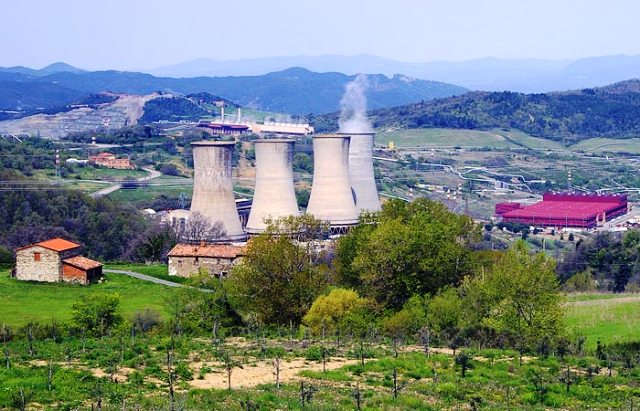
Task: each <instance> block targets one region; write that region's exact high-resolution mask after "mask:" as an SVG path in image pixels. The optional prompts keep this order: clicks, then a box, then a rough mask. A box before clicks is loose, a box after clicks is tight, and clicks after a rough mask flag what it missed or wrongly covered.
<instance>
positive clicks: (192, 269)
mask: <svg viewBox="0 0 640 411" xmlns="http://www.w3.org/2000/svg"><path fill="white" fill-rule="evenodd" d="M238 261H240V258H233V259H231V258H215V257H169V275H177V276H179V277H185V278H188V277H191V276H193V275H194V274H196V273H197V272H198V270H199V269H200V268H201V267H202V268H205V269H206V270H207V271H208V272H209V274H211V275H215V276H226V275H227V274H229V272H231V268H232V267H233V266H234V264H237V263H238Z"/></svg>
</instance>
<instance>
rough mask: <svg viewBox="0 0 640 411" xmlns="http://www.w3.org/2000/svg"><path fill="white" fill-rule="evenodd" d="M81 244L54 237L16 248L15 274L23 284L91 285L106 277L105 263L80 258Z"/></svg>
mask: <svg viewBox="0 0 640 411" xmlns="http://www.w3.org/2000/svg"><path fill="white" fill-rule="evenodd" d="M80 248H81V246H80V244H76V243H74V242H72V241H68V240H65V239H63V238H52V239H50V240H46V241H41V242H39V243H35V244H31V245H28V246H25V247H20V248H18V249H16V250H15V251H16V267H15V269H14V270H13V272H12V273H13V275H14V277H15V278H16V279H18V280H22V281H41V282H47V283H59V282H67V283H77V284H82V285H87V284H89V283H91V282H94V281H97V280H98V279H99V278H100V277H102V264H100V263H99V262H97V261H94V260H91V259H88V258H86V257H83V256H81V255H80Z"/></svg>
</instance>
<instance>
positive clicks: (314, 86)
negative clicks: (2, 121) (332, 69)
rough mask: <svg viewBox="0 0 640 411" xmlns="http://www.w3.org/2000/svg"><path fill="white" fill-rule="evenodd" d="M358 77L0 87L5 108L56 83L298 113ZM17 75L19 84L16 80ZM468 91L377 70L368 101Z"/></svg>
mask: <svg viewBox="0 0 640 411" xmlns="http://www.w3.org/2000/svg"><path fill="white" fill-rule="evenodd" d="M354 78H355V76H347V75H345V74H341V73H315V72H312V71H309V70H306V69H302V68H291V69H287V70H283V71H279V72H274V73H269V74H265V75H261V76H242V77H196V78H168V77H154V76H151V75H149V74H143V73H134V72H120V71H96V72H87V73H72V72H58V73H54V74H51V75H47V76H36V75H29V74H23V73H11V72H0V86H1V85H2V84H3V81H7V82H8V81H9V80H11V81H12V82H13V83H11V84H8V85H7V86H6V90H3V89H1V88H0V90H2V91H4V93H3V94H4V97H3V98H4V100H3V101H2V102H3V104H2V105H0V109H2V108H5V109H7V110H9V109H13V110H15V109H17V108H18V107H19V106H20V101H23V100H26V99H29V98H32V97H34V96H35V95H37V93H39V91H38V90H40V89H43V88H45V87H49V88H52V87H53V86H56V87H59V88H61V89H62V90H66V89H69V90H71V91H72V92H74V93H77V94H79V95H83V94H88V93H100V92H105V91H110V92H116V93H129V94H150V93H153V92H157V91H166V92H173V93H176V92H177V93H182V94H191V93H202V92H207V93H211V94H215V95H220V96H223V97H225V98H228V99H229V100H232V101H234V102H235V103H237V104H239V105H242V106H248V107H250V108H255V109H259V110H263V111H273V112H282V113H288V114H297V115H304V114H308V113H329V112H332V111H336V110H338V109H339V108H340V99H341V98H342V95H343V94H344V87H345V85H346V84H347V83H349V82H350V81H352V80H353V79H354ZM18 79H19V81H20V83H19V84H17V83H16V82H17V80H18ZM31 90H34V91H33V92H32V91H31ZM466 91H467V89H465V88H463V87H459V86H455V85H451V84H446V83H441V82H435V81H426V80H417V79H411V78H408V77H405V76H401V75H396V76H393V77H392V78H388V77H386V76H384V75H381V74H373V75H369V88H368V92H367V94H368V95H367V97H368V99H369V107H371V108H381V107H392V106H397V105H401V104H408V103H413V102H418V101H424V100H431V99H434V98H442V97H448V96H452V95H459V94H462V93H464V92H466ZM53 97H54V99H55V100H56V105H63V104H69V103H70V102H71V101H69V99H68V98H65V99H63V98H59V99H58V98H57V97H56V96H55V95H54V96H53ZM58 100H59V101H58Z"/></svg>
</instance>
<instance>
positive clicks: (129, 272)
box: [102, 268, 184, 287]
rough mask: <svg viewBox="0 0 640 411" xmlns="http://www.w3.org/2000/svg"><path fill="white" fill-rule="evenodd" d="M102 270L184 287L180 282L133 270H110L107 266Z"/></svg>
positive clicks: (170, 285)
mask: <svg viewBox="0 0 640 411" xmlns="http://www.w3.org/2000/svg"><path fill="white" fill-rule="evenodd" d="M102 271H104V272H105V273H112V274H124V275H128V276H129V277H134V278H137V279H139V280H143V281H149V282H151V283H156V284H161V285H166V286H169V287H184V285H183V284H178V283H174V282H172V281H167V280H162V279H160V278H156V277H151V276H150V275H146V274H140V273H135V272H133V271H126V270H110V269H107V268H105V269H104V270H102Z"/></svg>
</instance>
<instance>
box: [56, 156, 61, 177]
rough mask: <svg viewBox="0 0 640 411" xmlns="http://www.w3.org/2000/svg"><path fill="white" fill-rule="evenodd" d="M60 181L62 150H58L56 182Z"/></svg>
mask: <svg viewBox="0 0 640 411" xmlns="http://www.w3.org/2000/svg"><path fill="white" fill-rule="evenodd" d="M59 179H60V150H59V149H57V148H56V180H59Z"/></svg>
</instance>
